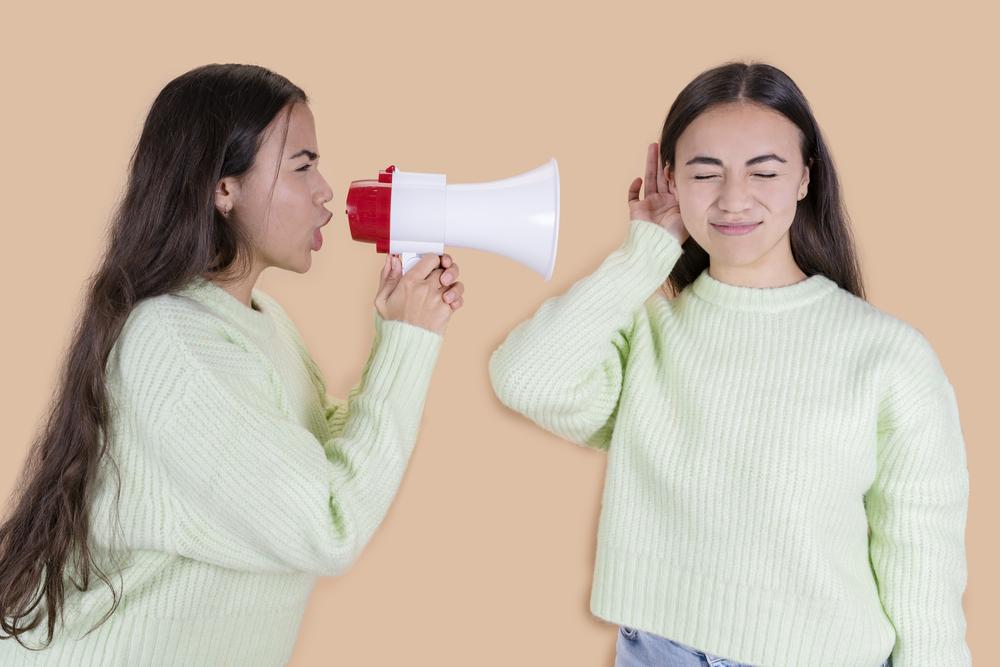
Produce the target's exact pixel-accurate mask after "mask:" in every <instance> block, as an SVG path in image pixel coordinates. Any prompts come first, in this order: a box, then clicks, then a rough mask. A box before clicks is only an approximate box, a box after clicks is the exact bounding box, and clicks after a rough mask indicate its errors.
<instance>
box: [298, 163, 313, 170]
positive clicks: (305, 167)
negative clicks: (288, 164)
mask: <svg viewBox="0 0 1000 667" xmlns="http://www.w3.org/2000/svg"><path fill="white" fill-rule="evenodd" d="M311 166H312V165H308V164H306V165H303V166H301V167H299V168H298V169H296V170H295V171H305V170H306V169H308V168H309V167H311Z"/></svg>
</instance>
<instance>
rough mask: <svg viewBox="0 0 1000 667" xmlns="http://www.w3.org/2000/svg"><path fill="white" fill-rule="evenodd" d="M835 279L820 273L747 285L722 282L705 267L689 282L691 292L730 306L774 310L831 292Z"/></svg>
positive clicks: (795, 305) (805, 301)
mask: <svg viewBox="0 0 1000 667" xmlns="http://www.w3.org/2000/svg"><path fill="white" fill-rule="evenodd" d="M837 287H838V285H837V283H836V282H834V281H833V280H830V279H829V278H827V277H826V276H824V275H823V274H821V273H814V274H813V275H811V276H809V277H807V278H805V279H803V280H800V281H799V282H797V283H792V284H791V285H782V286H780V287H747V286H744V285H734V284H731V283H724V282H722V281H721V280H717V279H715V278H713V277H712V276H710V275H709V274H708V268H707V267H706V268H705V269H704V270H702V272H701V274H699V276H698V277H697V278H696V279H695V280H694V282H693V283H691V289H692V290H693V291H694V293H695V295H696V296H698V297H700V298H702V299H704V300H705V301H710V302H711V303H714V304H716V305H718V306H722V307H723V308H729V309H731V310H743V311H757V312H775V311H779V310H787V309H790V308H797V307H799V306H804V305H806V304H808V303H811V302H812V301H814V300H816V299H818V298H819V297H821V296H823V295H825V294H829V293H830V292H833V291H834V290H835V289H836V288H837Z"/></svg>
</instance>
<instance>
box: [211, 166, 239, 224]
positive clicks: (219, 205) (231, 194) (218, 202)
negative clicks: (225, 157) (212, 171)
mask: <svg viewBox="0 0 1000 667" xmlns="http://www.w3.org/2000/svg"><path fill="white" fill-rule="evenodd" d="M239 190H240V184H239V182H238V181H237V180H236V179H235V178H231V177H229V176H227V177H226V178H223V179H220V180H219V182H218V183H216V184H215V208H216V209H217V210H218V211H219V213H222V214H223V215H228V213H229V212H231V211H232V209H233V207H235V206H236V200H237V199H238V198H239Z"/></svg>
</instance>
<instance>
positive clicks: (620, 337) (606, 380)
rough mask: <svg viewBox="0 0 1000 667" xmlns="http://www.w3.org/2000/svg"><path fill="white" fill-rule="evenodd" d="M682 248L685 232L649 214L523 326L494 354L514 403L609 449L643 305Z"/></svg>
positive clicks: (506, 399)
mask: <svg viewBox="0 0 1000 667" xmlns="http://www.w3.org/2000/svg"><path fill="white" fill-rule="evenodd" d="M681 254H682V250H681V245H680V243H679V242H678V240H677V238H676V237H674V236H673V235H672V234H671V233H670V232H668V231H667V230H665V229H664V228H662V227H660V226H659V225H656V224H654V223H652V222H647V221H645V220H632V221H630V222H629V228H628V235H627V237H626V239H625V241H624V243H623V244H622V245H621V246H620V247H619V248H617V249H615V250H614V251H613V252H612V253H611V254H610V255H608V257H607V258H605V260H604V261H603V262H602V263H601V265H600V266H599V267H598V268H597V269H596V270H595V271H594V272H593V273H592V274H590V275H588V276H586V277H584V278H582V279H580V280H578V281H577V282H576V283H574V284H573V286H572V287H571V288H570V289H569V290H568V291H567V292H566V293H565V294H563V295H560V296H556V297H552V298H550V299H548V300H546V301H545V302H543V303H542V305H541V306H540V307H539V308H538V309H537V311H536V312H535V313H534V315H533V316H532V317H531V318H530V319H528V320H526V321H524V322H522V323H521V324H519V325H518V326H517V327H515V328H514V329H513V330H512V331H511V332H510V334H509V335H508V336H507V338H506V339H505V340H504V341H503V343H501V344H500V346H499V347H498V348H497V349H496V350H495V351H494V352H493V354H492V355H491V357H490V361H489V373H490V380H491V383H492V385H493V390H494V392H495V393H496V395H497V397H498V398H499V399H500V401H501V402H502V403H504V404H505V405H506V406H507V407H509V408H511V409H512V410H515V411H517V412H519V413H522V414H524V415H525V416H527V417H528V418H530V419H531V420H532V421H534V422H535V423H537V424H538V425H539V426H541V427H542V428H545V429H547V430H549V431H551V432H553V433H555V434H557V435H559V436H561V437H564V438H566V439H568V440H570V441H572V442H575V443H576V444H579V445H586V446H590V447H594V448H596V449H602V450H606V449H607V448H608V445H609V443H610V438H611V432H612V429H613V426H614V418H615V414H616V409H617V406H618V399H619V396H620V393H621V386H622V376H623V368H624V365H625V362H626V360H627V358H628V349H629V336H630V332H631V328H632V323H633V321H634V315H635V313H636V311H638V310H639V309H640V308H642V306H643V304H644V302H645V300H646V299H647V298H648V297H649V296H650V295H652V293H653V292H654V291H655V290H656V288H657V287H659V286H660V285H662V284H663V283H664V281H665V280H666V279H667V277H668V276H669V275H670V271H671V269H672V268H673V266H674V264H675V263H676V262H677V260H678V259H679V258H680V256H681Z"/></svg>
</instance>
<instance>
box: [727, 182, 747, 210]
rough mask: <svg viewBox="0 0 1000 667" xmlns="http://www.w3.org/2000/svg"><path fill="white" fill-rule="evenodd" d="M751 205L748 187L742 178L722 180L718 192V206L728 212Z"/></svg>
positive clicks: (744, 208)
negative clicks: (720, 188)
mask: <svg viewBox="0 0 1000 667" xmlns="http://www.w3.org/2000/svg"><path fill="white" fill-rule="evenodd" d="M750 206H751V197H750V188H749V187H748V186H747V183H746V181H745V180H743V179H742V178H729V179H726V180H724V181H723V183H722V190H721V191H720V192H719V208H720V209H722V210H723V211H728V212H730V213H738V212H740V211H745V210H747V209H748V208H750Z"/></svg>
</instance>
